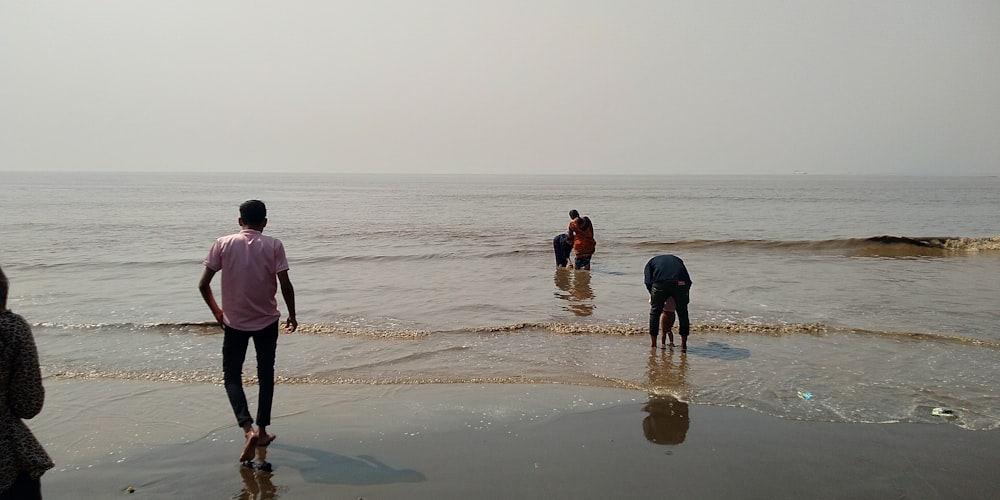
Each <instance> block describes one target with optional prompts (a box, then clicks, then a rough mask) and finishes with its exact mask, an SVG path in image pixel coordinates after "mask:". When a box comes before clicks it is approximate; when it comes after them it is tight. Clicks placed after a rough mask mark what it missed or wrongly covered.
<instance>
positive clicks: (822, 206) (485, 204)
mask: <svg viewBox="0 0 1000 500" xmlns="http://www.w3.org/2000/svg"><path fill="white" fill-rule="evenodd" d="M250 198H258V199H261V200H264V201H265V202H266V203H267V204H268V209H269V214H268V215H269V224H268V226H267V228H266V229H265V233H267V234H270V235H272V236H275V237H278V238H280V239H281V240H282V241H283V242H284V243H285V246H286V249H287V251H288V257H289V261H290V265H291V270H290V276H291V278H292V282H293V283H294V285H295V289H296V302H297V309H298V320H299V322H300V329H299V331H298V332H296V333H294V334H289V335H283V336H282V337H281V339H280V340H279V349H278V362H277V367H276V368H277V372H278V377H279V383H281V384H449V383H500V384H522V383H531V384H536V383H537V384H570V385H581V386H601V387H621V388H627V389H636V390H639V391H645V392H648V393H649V394H652V395H655V396H671V397H674V398H677V399H679V400H681V401H682V402H686V403H688V404H705V405H726V406H739V407H746V408H751V409H753V410H756V411H759V412H762V413H765V414H769V415H775V416H779V417H783V418H792V419H804V420H819V421H837V422H945V420H943V417H941V416H939V415H934V414H932V410H933V409H934V408H939V407H940V408H945V409H948V410H951V411H952V412H953V415H954V416H955V417H956V418H953V419H950V420H947V422H948V423H949V424H951V425H959V426H962V427H964V428H967V429H970V430H985V429H993V428H996V427H998V425H1000V389H998V388H997V384H996V380H1000V363H998V361H997V360H998V355H1000V327H998V325H1000V308H998V307H997V304H998V303H1000V300H998V299H1000V292H998V289H1000V287H998V283H1000V236H998V233H1000V229H998V227H997V225H996V223H997V222H996V221H997V213H998V209H1000V178H997V177H875V176H856V177H825V176H812V175H792V176H768V177H708V176H705V177H699V176H682V177H626V176H599V177H568V176H388V175H382V176H366V175H306V174H274V175H261V174H251V175H234V174H180V173H177V174H109V173H101V174H96V173H91V174H82V173H62V174H56V173H12V172H0V213H2V216H0V266H2V267H3V269H4V271H5V272H6V273H7V275H8V277H9V279H10V280H11V287H12V289H11V297H10V303H9V307H10V308H11V309H12V310H14V311H15V312H17V313H19V314H21V315H23V316H24V317H25V318H26V319H28V321H29V322H31V323H32V325H33V329H34V332H35V336H36V339H37V342H38V346H39V352H40V356H41V360H42V364H43V371H44V374H45V376H46V377H48V378H70V379H72V378H88V379H95V378H97V379H102V378H104V379H148V380H170V381H176V382H177V383H220V382H221V342H222V338H221V335H219V333H220V331H221V330H219V329H218V327H216V326H214V325H213V324H211V320H212V317H211V314H210V312H209V311H208V308H207V307H206V306H205V305H204V303H203V302H202V300H201V297H200V295H199V294H198V291H197V289H196V284H197V281H198V278H199V277H200V275H201V271H202V264H201V262H202V259H203V258H204V257H205V254H206V253H207V251H208V249H209V247H210V246H211V244H212V242H213V241H214V240H215V238H217V237H218V236H221V235H224V234H228V233H231V232H235V231H237V230H238V229H239V228H238V226H237V225H236V220H237V217H238V211H237V207H238V205H239V203H240V202H242V201H244V200H246V199H250ZM574 208H575V209H577V210H579V211H580V212H581V213H583V214H586V215H589V216H590V217H591V219H592V220H593V222H594V225H595V228H596V238H597V241H598V246H597V253H596V255H595V256H594V260H593V265H592V269H591V270H590V271H589V272H587V271H574V270H567V269H556V268H555V261H554V257H553V254H552V246H551V240H552V237H553V236H554V235H556V234H557V233H559V232H561V231H563V230H565V227H566V224H567V222H568V217H567V215H566V214H567V212H568V211H569V210H570V209H574ZM661 253H673V254H676V255H679V256H680V257H682V258H683V259H684V260H685V262H686V263H687V266H688V268H689V270H690V272H691V275H692V279H693V282H694V284H693V287H692V292H691V294H692V299H691V300H692V302H691V306H690V309H691V317H692V323H693V333H692V336H691V338H690V341H689V344H690V348H689V349H688V351H687V352H686V353H680V352H676V351H664V350H660V349H655V350H651V349H650V348H649V347H648V337H647V336H646V334H645V328H646V324H647V318H648V316H647V311H648V306H647V303H646V300H647V295H646V291H645V288H644V286H643V276H642V269H643V265H644V264H645V262H646V260H648V259H649V258H650V257H652V256H654V255H657V254H661ZM214 285H215V289H216V293H217V295H218V293H219V290H218V286H219V283H218V280H216V282H215V283H214ZM280 306H281V308H282V310H284V304H280ZM253 373H254V366H253V361H252V356H250V357H249V358H248V363H247V367H246V375H247V376H248V378H250V379H251V380H252V375H253ZM276 397H277V398H278V399H277V402H278V404H280V397H281V390H280V386H279V388H278V391H277V396H276Z"/></svg>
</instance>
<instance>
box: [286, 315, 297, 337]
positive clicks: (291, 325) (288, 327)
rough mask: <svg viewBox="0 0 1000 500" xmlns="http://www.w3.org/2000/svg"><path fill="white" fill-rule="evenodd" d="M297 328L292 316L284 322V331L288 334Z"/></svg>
mask: <svg viewBox="0 0 1000 500" xmlns="http://www.w3.org/2000/svg"><path fill="white" fill-rule="evenodd" d="M298 327H299V322H298V321H296V320H295V317H294V316H289V317H288V319H286V320H285V331H287V332H288V333H292V332H294V331H295V329H296V328H298Z"/></svg>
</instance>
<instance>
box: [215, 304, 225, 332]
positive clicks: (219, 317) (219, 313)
mask: <svg viewBox="0 0 1000 500" xmlns="http://www.w3.org/2000/svg"><path fill="white" fill-rule="evenodd" d="M224 316H225V314H224V313H223V312H222V309H219V310H218V311H215V321H217V322H218V323H219V328H222V329H223V330H225V329H226V324H225V323H223V322H222V318H223V317H224Z"/></svg>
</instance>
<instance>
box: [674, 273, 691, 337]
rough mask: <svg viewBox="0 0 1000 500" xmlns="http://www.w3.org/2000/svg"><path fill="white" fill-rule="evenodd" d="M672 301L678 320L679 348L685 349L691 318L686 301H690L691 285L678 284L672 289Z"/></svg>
mask: <svg viewBox="0 0 1000 500" xmlns="http://www.w3.org/2000/svg"><path fill="white" fill-rule="evenodd" d="M673 295H674V301H675V302H676V304H677V319H678V320H679V322H680V328H679V333H680V334H681V350H682V351H686V350H687V339H688V334H689V333H691V319H690V318H689V316H688V303H689V302H691V285H679V286H677V287H676V288H675V290H674V294H673Z"/></svg>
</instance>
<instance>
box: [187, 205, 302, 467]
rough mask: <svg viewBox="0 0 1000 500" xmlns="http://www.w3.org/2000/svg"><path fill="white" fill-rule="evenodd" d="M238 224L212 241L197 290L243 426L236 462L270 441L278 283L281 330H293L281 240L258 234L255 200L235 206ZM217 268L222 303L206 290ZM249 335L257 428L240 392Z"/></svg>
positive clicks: (260, 218)
mask: <svg viewBox="0 0 1000 500" xmlns="http://www.w3.org/2000/svg"><path fill="white" fill-rule="evenodd" d="M238 223H239V225H240V226H241V227H242V228H243V230H242V231H240V232H238V233H236V234H232V235H229V236H223V237H221V238H219V239H218V240H216V242H215V244H214V245H212V249H211V250H209V252H208V257H206V258H205V271H204V272H203V273H202V275H201V281H199V283H198V290H199V291H200V292H201V296H202V298H203V299H205V303H206V304H208V307H209V309H211V310H212V315H213V316H215V319H216V321H218V322H219V325H220V326H221V327H222V329H223V331H224V332H225V336H224V337H223V339H222V372H223V379H224V381H225V385H226V394H227V395H228V396H229V403H230V405H232V407H233V413H235V414H236V423H237V424H239V426H240V427H242V428H243V433H244V434H245V436H246V443H245V444H244V445H243V453H242V454H241V455H240V461H241V462H246V461H249V460H252V459H253V457H254V452H255V451H256V449H257V447H258V446H261V447H264V446H267V445H268V444H270V443H271V441H274V438H275V436H274V434H268V433H267V430H266V428H267V426H268V425H270V424H271V402H272V400H273V398H274V356H275V350H276V349H277V345H278V320H279V319H280V318H281V312H280V311H278V302H277V300H275V292H276V291H277V288H278V283H280V284H281V296H282V298H284V299H285V306H286V307H288V319H287V320H286V321H285V329H286V330H287V331H288V332H294V331H295V328H296V327H298V324H299V323H298V321H296V319H295V290H294V289H293V288H292V282H291V281H290V280H289V278H288V259H287V258H286V257H285V247H284V245H282V243H281V240H279V239H277V238H272V237H270V236H264V235H263V234H261V233H262V231H264V226H266V225H267V208H266V207H265V206H264V203H263V202H261V201H259V200H249V201H246V202H244V203H243V204H242V205H240V218H239V220H238ZM219 271H221V272H222V307H221V308H220V307H219V305H218V303H216V301H215V295H214V294H213V293H212V287H211V282H212V277H213V276H215V273H217V272H219ZM250 339H253V346H254V350H255V351H257V379H258V381H257V383H258V384H259V397H258V398H257V405H258V407H257V430H254V428H253V423H254V420H253V418H252V417H250V410H249V407H248V405H247V397H246V393H244V391H243V361H244V360H245V359H246V355H247V346H248V345H249V343H250Z"/></svg>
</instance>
